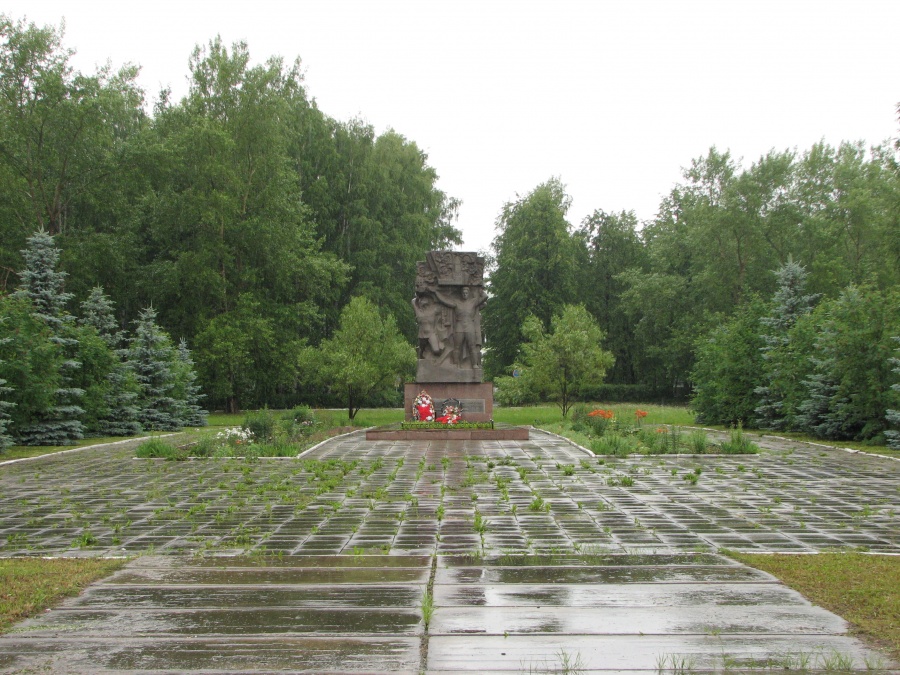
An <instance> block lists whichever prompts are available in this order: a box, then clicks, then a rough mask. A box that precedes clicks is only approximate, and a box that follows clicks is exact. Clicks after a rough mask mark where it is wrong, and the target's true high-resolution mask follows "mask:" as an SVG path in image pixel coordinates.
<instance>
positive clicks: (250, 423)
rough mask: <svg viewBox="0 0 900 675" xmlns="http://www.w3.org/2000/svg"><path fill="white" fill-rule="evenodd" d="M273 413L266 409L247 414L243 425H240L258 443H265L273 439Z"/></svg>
mask: <svg viewBox="0 0 900 675" xmlns="http://www.w3.org/2000/svg"><path fill="white" fill-rule="evenodd" d="M275 423H276V418H275V413H273V412H272V411H271V410H269V409H268V408H263V409H262V410H257V411H255V412H248V413H247V415H246V416H245V417H244V423H243V424H242V425H241V427H242V428H243V429H246V430H247V431H249V432H250V433H251V434H253V438H255V439H256V440H257V441H259V442H260V443H266V442H268V441H271V440H272V439H273V438H275Z"/></svg>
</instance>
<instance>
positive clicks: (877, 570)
mask: <svg viewBox="0 0 900 675" xmlns="http://www.w3.org/2000/svg"><path fill="white" fill-rule="evenodd" d="M727 553H728V555H729V556H730V557H732V558H734V559H735V560H738V561H739V562H742V563H745V564H747V565H750V566H751V567H755V568H757V569H760V570H763V571H764V572H768V573H770V574H773V575H775V576H776V577H778V578H779V579H780V580H781V581H783V582H784V583H785V584H787V585H788V586H790V587H791V588H793V589H794V590H796V591H799V592H800V593H802V594H803V595H804V596H805V597H806V598H807V599H809V600H810V601H811V602H813V603H815V604H817V605H820V606H822V607H824V608H825V609H827V610H829V611H831V612H834V613H835V614H837V615H839V616H841V617H843V618H844V619H846V620H847V621H849V622H850V624H851V625H852V626H853V631H854V632H855V633H856V634H858V635H859V636H860V637H863V638H864V639H867V640H871V641H872V642H873V643H874V644H875V645H876V646H878V647H881V648H883V649H886V650H888V651H889V653H890V655H891V656H892V657H893V658H894V659H898V660H900V556H886V555H882V556H879V555H869V554H864V553H819V554H815V555H769V554H749V553H735V552H733V551H728V552H727Z"/></svg>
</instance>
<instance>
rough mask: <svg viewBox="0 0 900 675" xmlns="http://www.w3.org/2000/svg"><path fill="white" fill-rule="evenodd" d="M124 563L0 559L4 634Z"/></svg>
mask: <svg viewBox="0 0 900 675" xmlns="http://www.w3.org/2000/svg"><path fill="white" fill-rule="evenodd" d="M124 564H125V560H110V559H105V558H53V559H46V558H6V559H2V558H0V633H2V632H4V631H6V630H7V629H9V627H10V626H11V625H12V624H14V623H16V622H17V621H21V620H22V619H26V618H28V617H29V616H34V615H36V614H40V613H41V612H43V611H44V610H46V609H48V608H50V607H54V606H55V605H58V604H59V603H60V602H61V601H62V600H63V599H64V598H67V597H71V596H73V595H78V594H79V593H81V591H82V590H83V589H84V588H85V587H86V586H88V584H90V583H91V582H93V581H96V580H97V579H102V578H103V577H105V576H108V575H110V574H112V573H113V572H115V571H116V570H117V569H119V568H120V567H122V565H124Z"/></svg>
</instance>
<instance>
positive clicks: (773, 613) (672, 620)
mask: <svg viewBox="0 0 900 675" xmlns="http://www.w3.org/2000/svg"><path fill="white" fill-rule="evenodd" d="M846 630H847V624H846V622H845V621H844V620H843V619H841V618H840V617H837V616H835V615H834V614H832V613H831V612H827V611H825V610H824V609H821V608H818V607H809V606H804V605H792V606H789V607H783V606H781V605H774V606H773V605H763V606H756V605H753V604H751V605H741V606H735V605H729V606H716V605H710V604H707V603H706V602H705V598H704V597H703V596H702V595H701V596H699V597H697V598H695V603H694V604H693V605H690V606H688V605H668V606H667V607H666V611H665V612H661V611H660V610H659V606H657V607H637V606H625V607H609V606H604V607H603V609H602V611H598V608H597V607H588V606H584V605H582V606H579V607H550V606H546V605H538V606H532V607H508V606H506V607H498V606H495V605H490V606H476V607H453V608H450V607H447V608H442V609H441V610H440V611H438V612H436V614H435V617H434V619H433V620H432V622H431V625H430V626H429V632H430V634H431V635H432V636H436V635H448V634H459V635H467V634H478V633H484V634H490V635H504V634H516V635H524V634H541V633H556V634H561V635H638V634H640V633H644V634H645V635H676V634H691V635H695V634H704V633H709V632H712V631H715V632H716V633H717V634H719V635H731V634H753V633H764V634H772V633H777V634H781V635H790V634H796V635H808V634H811V633H812V634H818V633H832V634H834V633H843V632H845V631H846Z"/></svg>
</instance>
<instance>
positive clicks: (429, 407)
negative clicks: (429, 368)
mask: <svg viewBox="0 0 900 675" xmlns="http://www.w3.org/2000/svg"><path fill="white" fill-rule="evenodd" d="M413 419H414V420H416V421H417V422H434V421H435V420H434V401H432V400H431V396H429V395H428V392H426V391H425V390H424V389H423V390H422V391H421V392H420V393H419V395H418V396H416V398H415V400H414V401H413Z"/></svg>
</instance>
